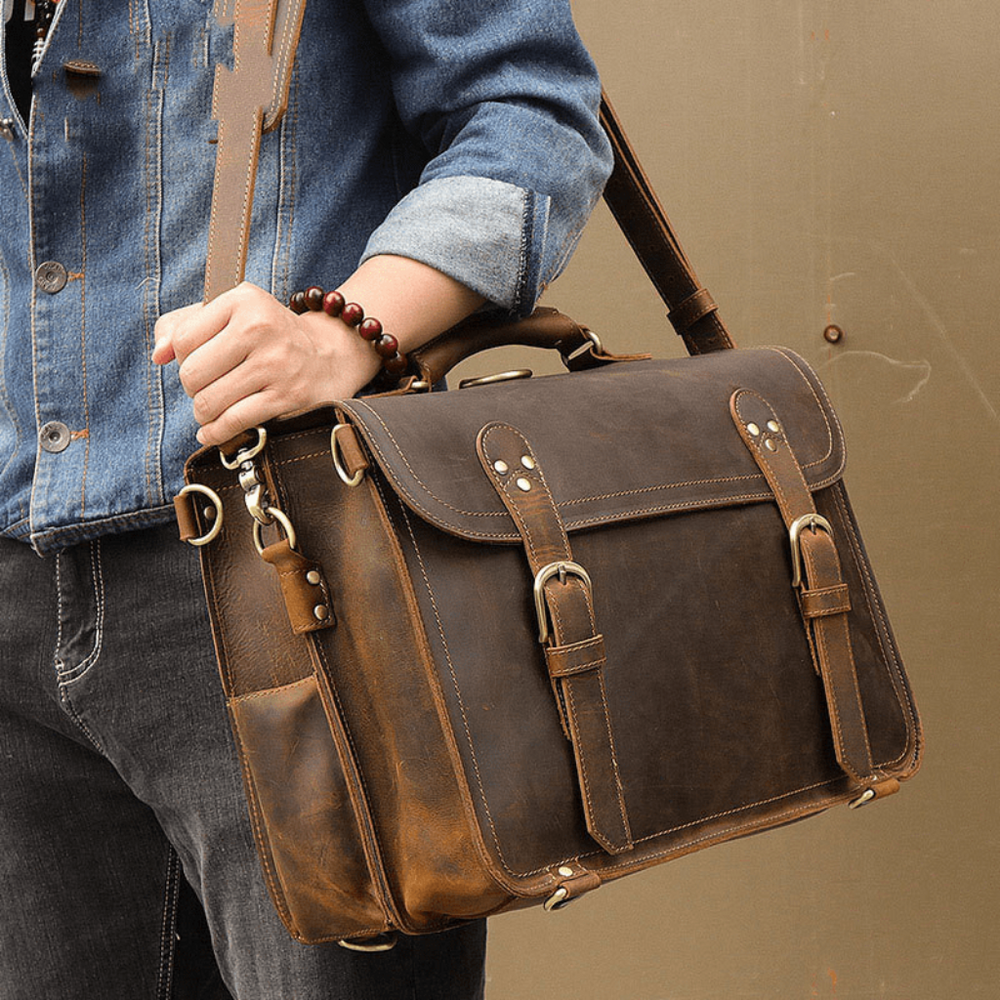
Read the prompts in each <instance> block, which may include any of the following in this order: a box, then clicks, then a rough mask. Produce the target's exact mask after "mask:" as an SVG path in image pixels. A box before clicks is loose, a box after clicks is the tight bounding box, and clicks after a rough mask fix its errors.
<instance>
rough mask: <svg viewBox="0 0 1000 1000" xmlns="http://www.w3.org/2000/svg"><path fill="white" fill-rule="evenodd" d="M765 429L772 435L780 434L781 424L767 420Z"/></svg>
mask: <svg viewBox="0 0 1000 1000" xmlns="http://www.w3.org/2000/svg"><path fill="white" fill-rule="evenodd" d="M767 429H768V430H769V431H770V432H771V433H772V434H780V433H781V424H779V423H778V421H777V420H768V422H767Z"/></svg>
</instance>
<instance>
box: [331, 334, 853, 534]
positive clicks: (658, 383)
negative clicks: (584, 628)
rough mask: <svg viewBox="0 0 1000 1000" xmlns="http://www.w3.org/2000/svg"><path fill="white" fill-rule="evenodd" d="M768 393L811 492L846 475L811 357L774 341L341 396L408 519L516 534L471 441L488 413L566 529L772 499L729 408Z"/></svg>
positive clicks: (457, 530)
mask: <svg viewBox="0 0 1000 1000" xmlns="http://www.w3.org/2000/svg"><path fill="white" fill-rule="evenodd" d="M742 388H749V389H753V390H755V391H756V392H758V393H759V394H760V395H762V396H764V397H765V398H766V399H767V400H768V401H769V402H770V403H771V405H772V406H773V407H774V409H775V412H776V413H777V414H778V415H779V419H780V420H781V421H782V423H783V424H784V430H785V433H786V435H787V437H788V439H789V441H790V442H791V444H792V447H793V448H794V450H795V453H796V456H797V457H798V460H799V463H800V464H801V465H802V467H803V470H804V472H805V475H806V479H807V481H808V483H809V486H810V488H811V489H813V490H817V489H820V488H822V487H825V486H828V485H829V484H830V483H832V482H834V481H835V480H837V479H838V478H839V477H840V476H841V474H842V471H843V465H844V442H843V434H842V432H841V429H840V425H839V422H838V421H837V417H836V414H835V413H834V411H833V408H832V406H831V405H830V402H829V399H828V398H827V396H826V394H825V392H824V390H823V387H822V385H821V384H820V382H819V380H818V379H817V377H816V375H815V374H814V373H813V372H812V370H811V369H810V368H809V366H808V365H807V364H806V363H805V361H803V360H802V359H801V358H800V357H798V356H797V355H795V354H794V353H793V352H791V351H788V350H785V349H783V348H762V349H754V350H729V351H718V352H715V353H712V354H707V355H700V356H697V357H691V358H678V359H672V360H656V361H636V362H623V363H622V364H617V365H608V366H606V367H603V368H598V369H592V370H589V371H586V372H578V373H574V374H566V375H550V376H544V377H542V378H532V379H524V380H521V381H511V382H504V383H499V384H495V385H484V386H477V387H475V388H469V389H463V390H456V391H452V392H441V393H432V394H429V395H419V396H413V395H409V396H384V397H369V398H358V399H352V400H349V401H347V402H344V403H341V404H340V406H341V407H342V409H343V411H344V412H345V413H346V414H348V418H349V419H350V421H351V423H353V424H354V425H355V426H356V427H357V428H358V430H359V431H360V433H361V435H362V436H363V438H364V440H365V442H366V443H367V445H368V447H369V449H370V451H371V454H372V457H373V458H374V460H375V462H376V463H377V464H378V466H379V467H380V468H381V470H382V471H383V472H384V473H385V476H386V477H387V479H388V480H389V482H390V484H391V485H392V487H393V489H395V490H396V491H397V492H398V494H399V495H400V497H401V499H402V500H403V501H404V502H405V503H406V505H407V506H408V507H409V508H410V509H411V510H413V511H414V513H416V514H417V515H419V516H420V517H422V518H424V519H425V520H427V521H429V522H431V523H433V524H435V525H437V526H438V527H440V528H442V529H443V530H445V531H448V532H450V533H452V534H455V535H458V536H460V537H463V538H468V539H472V540H480V541H487V542H498V543H504V542H520V540H521V539H520V535H519V534H518V532H517V530H516V528H515V526H514V523H513V521H512V520H511V519H510V516H509V515H508V514H507V512H506V510H505V509H504V508H503V505H502V504H501V502H500V500H499V498H498V497H497V494H496V492H495V491H494V489H493V487H492V486H491V484H490V483H489V481H488V480H487V478H486V475H485V473H484V472H483V469H482V467H481V466H480V464H479V460H478V458H477V455H476V437H477V435H478V434H479V431H480V430H481V428H482V427H483V426H484V425H486V424H488V423H490V422H492V421H504V422H506V423H510V424H512V425H514V426H515V427H517V428H518V429H519V430H520V431H521V432H522V433H523V434H524V435H525V437H527V439H528V440H529V441H530V442H531V445H532V448H533V449H534V452H535V456H536V457H537V459H538V461H539V464H540V466H541V469H542V471H543V473H544V475H545V477H546V479H547V481H548V484H549V488H550V490H551V492H552V495H553V497H554V499H555V501H556V504H557V505H558V507H559V510H560V513H561V514H562V517H563V520H564V522H565V525H566V528H567V530H568V531H574V530H580V529H583V528H588V527H593V526H597V525H601V524H607V523H611V522H616V521H623V520H631V519H635V518H641V517H650V516H659V515H664V514H669V513H673V512H679V511H686V510H695V509H699V508H707V507H718V506H728V505H733V504H745V503H754V502H760V501H766V500H770V499H771V498H772V494H771V491H770V489H769V487H768V485H767V483H766V481H765V480H764V477H763V476H762V475H761V474H760V471H759V469H758V468H757V465H756V463H755V462H754V460H753V458H752V457H751V455H750V453H749V451H748V450H747V448H746V447H744V445H743V443H742V441H741V440H740V436H739V434H738V433H737V431H736V428H735V427H734V425H733V422H732V418H731V417H730V414H729V398H730V396H731V395H732V393H733V392H735V391H736V390H737V389H742Z"/></svg>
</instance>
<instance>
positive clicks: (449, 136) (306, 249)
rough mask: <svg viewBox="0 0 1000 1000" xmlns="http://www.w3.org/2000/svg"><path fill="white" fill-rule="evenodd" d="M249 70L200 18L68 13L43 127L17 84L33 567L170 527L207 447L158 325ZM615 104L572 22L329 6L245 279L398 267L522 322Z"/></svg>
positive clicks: (18, 460)
mask: <svg viewBox="0 0 1000 1000" xmlns="http://www.w3.org/2000/svg"><path fill="white" fill-rule="evenodd" d="M231 51H232V34H231V29H225V28H220V27H219V26H218V25H217V24H216V22H215V19H214V17H213V16H212V11H211V4H210V3H208V2H207V0H146V2H138V3H130V4H127V5H117V6H115V7H113V8H112V7H108V6H107V5H100V4H84V3H82V2H81V0H61V2H60V3H59V5H58V8H57V14H56V20H55V22H54V24H53V27H52V29H51V31H50V32H49V36H48V39H47V41H46V47H45V50H44V53H43V55H42V58H41V61H40V63H39V65H38V66H37V67H36V70H35V73H34V95H33V102H32V114H31V120H30V123H25V122H23V121H22V120H21V118H20V116H19V115H18V113H17V110H16V108H15V107H14V104H13V101H12V100H11V96H10V90H9V87H8V86H7V81H6V80H4V81H3V88H2V93H0V119H2V122H0V133H2V137H0V518H2V521H0V533H2V534H5V535H7V536H9V537H12V538H17V539H21V540H25V541H30V542H31V543H32V544H33V545H34V546H35V548H36V549H37V550H38V551H40V552H44V551H50V550H54V549H58V548H60V547H63V546H65V545H69V544H72V543H75V542H79V541H83V540H85V539H87V538H91V537H95V536H97V535H100V534H103V533H107V532H112V531H120V530H125V529H128V528H133V527H139V526H142V525H147V524H153V523H158V522H161V521H164V520H167V519H169V518H170V516H171V508H170V506H169V501H170V499H171V497H172V495H173V494H174V493H175V492H176V491H177V490H178V489H179V487H180V485H181V481H182V477H181V470H182V466H183V462H184V458H185V457H186V455H187V454H188V453H189V452H190V451H191V450H193V448H194V447H195V446H196V442H195V438H194V433H195V431H196V429H197V425H196V423H195V421H194V418H193V416H192V409H191V402H190V400H189V399H188V398H187V396H186V395H185V393H184V391H183V389H182V388H181V386H180V383H179V380H178V377H177V369H176V366H173V365H171V366H166V367H164V368H160V367H158V366H156V365H154V364H152V363H151V361H150V360H149V356H150V352H151V350H152V347H153V324H154V322H155V321H156V318H157V317H158V316H159V315H160V313H162V312H165V311H167V310H170V309H175V308H177V307H179V306H182V305H186V304H188V303H190V302H193V301H197V300H198V299H200V297H201V294H202V285H203V278H204V256H205V247H206V243H207V220H208V212H209V204H210V200H211V183H212V175H213V165H214V151H215V146H214V145H213V144H212V142H211V140H212V139H213V137H214V135H215V131H216V123H215V122H214V121H213V120H212V118H211V111H210V103H211V93H212V81H213V76H214V65H215V63H216V62H217V61H219V60H222V61H227V62H228V61H229V60H230V59H231ZM74 60H76V61H81V60H82V61H85V62H86V63H89V64H91V65H92V66H93V69H92V70H91V71H90V74H91V75H81V74H79V73H72V72H68V71H67V69H66V64H67V63H70V62H71V61H74ZM0 67H2V63H0ZM94 74H96V75H94ZM598 95H599V87H598V81H597V76H596V72H595V70H594V67H593V65H592V63H591V61H590V59H589V57H588V55H587V53H586V52H585V50H584V49H583V47H582V44H581V43H580V40H579V38H578V36H577V34H576V31H575V29H574V27H573V24H572V20H571V16H570V10H569V3H568V0H363V2H362V0H313V2H312V4H311V5H310V6H309V7H307V10H306V15H305V22H304V25H303V30H302V40H301V43H300V47H299V54H298V58H297V63H296V68H295V72H294V76H293V80H292V88H291V95H290V99H289V107H288V111H287V113H286V115H285V117H284V119H283V120H282V122H281V124H280V126H279V127H278V128H277V129H275V130H274V131H273V132H271V133H269V134H268V135H266V136H265V137H264V140H263V145H262V149H261V157H260V166H259V171H258V178H257V185H256V194H255V201H254V210H253V222H252V228H251V241H250V243H251V245H250V250H249V256H248V264H247V278H248V279H249V280H250V281H253V282H254V283H256V284H258V285H260V286H262V287H263V288H266V289H268V290H269V291H271V292H272V293H273V294H274V295H276V296H277V297H278V298H279V299H282V300H284V299H286V298H287V297H288V295H289V294H290V293H291V292H292V291H294V290H295V289H296V288H298V287H302V286H304V285H307V284H311V283H316V284H320V285H325V286H326V287H334V286H335V285H336V284H337V283H339V282H340V281H342V280H343V279H344V278H346V277H347V276H348V275H349V274H350V273H351V271H353V270H354V268H355V267H356V266H357V264H358V262H359V261H360V260H363V259H365V258H366V257H368V256H371V255H374V254H381V253H393V254H398V255H401V256H407V257H412V258H415V259H417V260H421V261H423V262H425V263H427V264H430V265H432V266H434V267H436V268H438V269H439V270H442V271H444V272H445V273H447V274H450V275H451V276H452V277H455V278H457V279H458V280H459V281H461V282H463V283H464V284H466V285H468V286H469V287H470V288H472V289H474V290H476V291H478V292H480V293H481V294H483V295H484V296H486V297H487V298H488V299H489V300H491V301H492V302H494V303H496V304H497V305H498V306H500V307H502V308H504V309H506V310H509V311H512V312H515V313H520V314H526V313H528V312H530V310H531V308H532V306H533V304H534V302H535V299H536V298H537V296H538V294H539V293H540V291H541V290H542V288H543V287H544V286H545V284H546V283H547V282H548V281H550V280H551V279H552V278H553V277H554V276H555V275H556V274H557V273H558V272H559V270H560V269H561V268H562V266H563V265H564V264H565V262H566V260H567V258H568V257H569V255H570V253H571V252H572V249H573V247H574V245H575V242H576V240H577V238H578V236H579V232H580V230H581V228H582V226H583V223H584V221H585V220H586V218H587V216H588V214H589V212H590V210H591V208H592V207H593V205H594V202H595V201H596V199H597V197H598V195H599V193H600V189H601V186H602V184H603V182H604V180H605V178H606V176H607V173H608V170H609V169H610V154H609V151H608V146H607V142H606V139H605V137H604V135H603V133H602V132H601V130H600V128H599V125H598V123H597V119H596V108H597V101H598Z"/></svg>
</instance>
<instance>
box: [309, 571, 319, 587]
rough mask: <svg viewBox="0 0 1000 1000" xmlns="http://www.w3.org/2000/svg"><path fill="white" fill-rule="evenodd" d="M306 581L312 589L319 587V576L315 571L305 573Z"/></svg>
mask: <svg viewBox="0 0 1000 1000" xmlns="http://www.w3.org/2000/svg"><path fill="white" fill-rule="evenodd" d="M306 580H308V581H309V583H311V584H312V585H313V586H314V587H316V586H318V585H319V581H320V575H319V573H318V572H317V571H316V570H314V569H311V570H309V572H308V573H306Z"/></svg>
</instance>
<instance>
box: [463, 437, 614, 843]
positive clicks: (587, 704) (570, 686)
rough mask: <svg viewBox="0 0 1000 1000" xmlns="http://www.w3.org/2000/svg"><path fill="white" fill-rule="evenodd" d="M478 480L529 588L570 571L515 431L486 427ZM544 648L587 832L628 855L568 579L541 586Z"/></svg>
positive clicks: (594, 659)
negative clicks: (502, 512) (484, 480)
mask: <svg viewBox="0 0 1000 1000" xmlns="http://www.w3.org/2000/svg"><path fill="white" fill-rule="evenodd" d="M476 450H477V452H478V454H479V460H480V462H482V465H483V468H484V469H485V470H486V475H487V477H488V478H489V480H490V482H491V483H492V484H493V487H494V488H495V489H496V491H497V493H498V494H499V496H500V499H501V500H502V501H503V503H504V506H505V507H506V508H507V510H508V511H509V512H510V515H511V517H512V518H513V519H514V523H515V524H516V525H517V528H518V531H520V533H521V538H522V540H523V542H524V550H525V553H526V554H527V557H528V565H529V567H530V569H531V573H532V576H533V577H535V579H536V581H537V580H538V579H539V574H540V573H544V571H545V570H546V568H547V567H551V566H553V565H556V564H566V563H572V560H573V553H572V551H571V550H570V545H569V538H568V536H567V534H566V529H565V528H564V526H563V523H562V518H561V517H560V516H559V511H558V510H557V508H556V505H555V501H554V500H553V499H552V494H551V493H550V492H549V488H548V484H547V483H546V482H545V477H544V476H543V474H542V470H541V466H540V465H539V462H538V458H537V456H536V455H535V454H534V452H533V451H532V448H531V445H530V444H529V443H528V441H527V439H526V438H525V437H524V435H523V434H521V432H520V431H518V430H517V428H515V427H511V426H510V425H509V424H504V423H490V424H487V425H486V426H485V427H484V428H483V429H482V430H481V431H480V432H479V436H478V438H477V440H476ZM543 592H544V600H545V608H546V611H545V613H546V614H547V615H548V620H549V621H551V634H552V642H551V643H550V644H547V645H545V647H544V649H545V659H546V664H547V666H548V670H549V677H550V679H551V682H552V686H553V691H554V693H555V696H556V702H557V705H558V707H559V711H560V716H561V718H562V720H563V724H564V729H565V731H566V732H567V734H568V735H569V738H570V740H571V742H572V744H573V755H574V758H575V761H576V770H577V780H578V783H579V786H580V794H581V798H582V801H583V809H584V815H585V818H586V822H587V831H588V832H589V833H590V835H591V837H593V838H594V840H596V841H597V843H598V844H600V845H601V847H603V848H604V850H606V851H608V852H609V853H611V854H621V853H623V852H625V851H629V850H631V849H632V846H633V842H632V834H631V830H630V828H629V821H628V815H627V812H626V808H625V796H624V792H623V790H622V782H621V775H620V773H619V770H618V759H617V754H616V750H615V740H614V733H613V731H612V725H611V717H610V714H609V712H608V701H607V692H606V689H605V683H604V671H605V669H606V666H607V663H606V659H605V654H604V639H603V637H602V636H601V635H600V634H599V633H598V632H597V627H596V623H595V620H594V608H593V602H592V599H591V594H590V588H589V586H588V585H587V583H586V582H585V581H584V580H583V579H582V578H581V577H580V576H578V575H575V574H574V573H572V572H569V573H566V574H565V575H560V574H555V575H552V576H551V578H550V579H548V581H547V582H546V583H545V584H544V591H543Z"/></svg>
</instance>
